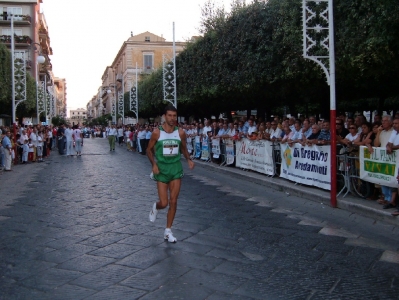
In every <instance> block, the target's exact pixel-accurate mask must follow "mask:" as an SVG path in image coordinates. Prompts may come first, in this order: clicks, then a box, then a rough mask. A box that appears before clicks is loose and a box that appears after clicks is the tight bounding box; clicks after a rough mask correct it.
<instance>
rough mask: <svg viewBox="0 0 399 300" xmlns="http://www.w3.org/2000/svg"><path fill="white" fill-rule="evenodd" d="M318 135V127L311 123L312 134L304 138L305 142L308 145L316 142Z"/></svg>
mask: <svg viewBox="0 0 399 300" xmlns="http://www.w3.org/2000/svg"><path fill="white" fill-rule="evenodd" d="M319 135H320V127H319V125H317V124H313V125H312V134H311V135H310V136H309V137H308V138H306V140H305V141H306V144H307V145H308V146H311V145H314V144H317V142H318V140H319Z"/></svg>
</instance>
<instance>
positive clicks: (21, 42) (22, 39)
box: [0, 35, 32, 48]
mask: <svg viewBox="0 0 399 300" xmlns="http://www.w3.org/2000/svg"><path fill="white" fill-rule="evenodd" d="M0 41H1V42H3V43H4V44H5V45H10V46H11V35H1V36H0ZM14 41H15V47H20V48H22V47H29V46H30V45H31V43H32V39H31V38H30V37H29V36H28V35H22V36H20V35H14Z"/></svg>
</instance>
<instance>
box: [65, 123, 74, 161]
mask: <svg viewBox="0 0 399 300" xmlns="http://www.w3.org/2000/svg"><path fill="white" fill-rule="evenodd" d="M72 135H73V130H72V128H71V126H69V125H66V128H65V132H64V136H65V139H66V155H67V156H73V154H72V153H73V152H72V151H73V138H72Z"/></svg>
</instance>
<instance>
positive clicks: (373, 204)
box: [195, 159, 399, 225]
mask: <svg viewBox="0 0 399 300" xmlns="http://www.w3.org/2000/svg"><path fill="white" fill-rule="evenodd" d="M195 162H196V164H198V165H200V166H201V167H204V168H207V169H211V170H214V171H216V172H221V173H228V174H229V175H231V176H234V177H237V178H242V179H244V180H247V181H251V182H254V183H257V184H259V185H263V186H266V187H269V188H273V189H275V190H277V191H283V192H285V193H287V194H290V195H295V196H298V197H301V198H305V199H309V200H312V201H315V202H319V203H323V204H324V205H329V206H331V201H330V192H329V191H326V190H323V189H319V188H315V187H310V186H306V185H301V184H295V183H294V182H291V181H289V180H286V179H283V178H279V177H270V176H267V175H264V174H261V173H257V172H254V171H244V170H241V169H239V168H236V167H226V166H223V167H221V166H219V165H218V164H215V163H212V162H205V161H202V160H199V159H195ZM337 206H338V208H340V209H344V210H347V211H350V212H353V213H356V214H359V215H362V216H365V217H369V218H372V219H375V220H378V221H382V222H386V223H389V224H392V225H399V219H398V218H397V217H393V216H392V215H391V213H392V212H393V211H394V209H383V208H382V205H379V204H378V203H377V201H375V200H366V199H362V198H359V197H355V196H353V195H352V194H351V193H348V194H347V195H346V196H345V197H343V196H342V195H340V196H339V197H338V198H337Z"/></svg>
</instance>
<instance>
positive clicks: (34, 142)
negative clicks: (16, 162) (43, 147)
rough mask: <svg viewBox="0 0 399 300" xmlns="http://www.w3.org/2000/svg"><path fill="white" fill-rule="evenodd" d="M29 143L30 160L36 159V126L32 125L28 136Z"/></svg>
mask: <svg viewBox="0 0 399 300" xmlns="http://www.w3.org/2000/svg"><path fill="white" fill-rule="evenodd" d="M29 138H30V140H31V143H32V145H33V158H32V162H35V161H36V149H37V129H36V127H33V130H32V132H31V134H30V136H29Z"/></svg>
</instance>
